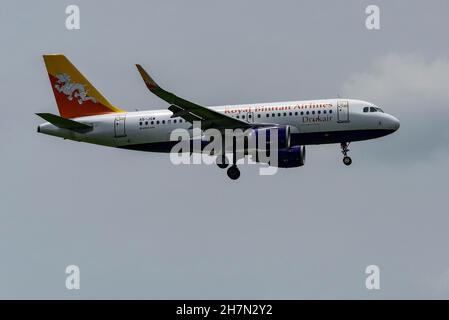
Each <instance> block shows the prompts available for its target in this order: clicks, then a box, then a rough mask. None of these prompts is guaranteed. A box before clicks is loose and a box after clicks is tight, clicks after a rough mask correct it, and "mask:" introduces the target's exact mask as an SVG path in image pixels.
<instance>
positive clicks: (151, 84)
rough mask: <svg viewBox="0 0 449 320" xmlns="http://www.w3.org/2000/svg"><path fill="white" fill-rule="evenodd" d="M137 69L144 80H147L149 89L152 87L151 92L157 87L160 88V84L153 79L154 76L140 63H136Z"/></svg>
mask: <svg viewBox="0 0 449 320" xmlns="http://www.w3.org/2000/svg"><path fill="white" fill-rule="evenodd" d="M136 67H137V70H139V73H140V75H141V76H142V79H143V81H144V82H145V84H146V86H147V87H148V89H150V91H151V92H153V90H156V89H160V87H159V86H158V84H157V83H156V82H155V81H154V80H153V78H151V77H150V75H149V74H148V73H147V72H146V71H145V70H144V68H142V66H141V65H140V64H136Z"/></svg>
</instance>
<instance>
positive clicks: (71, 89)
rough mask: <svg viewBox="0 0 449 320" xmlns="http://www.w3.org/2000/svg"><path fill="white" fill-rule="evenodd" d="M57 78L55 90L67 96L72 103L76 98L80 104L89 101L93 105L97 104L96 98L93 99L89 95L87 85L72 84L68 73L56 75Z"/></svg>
mask: <svg viewBox="0 0 449 320" xmlns="http://www.w3.org/2000/svg"><path fill="white" fill-rule="evenodd" d="M56 78H57V81H56V83H55V89H56V90H58V91H59V92H61V93H63V94H65V95H66V96H67V98H68V99H69V100H70V101H72V100H73V99H74V98H75V99H77V101H78V103H79V104H83V102H85V101H89V100H90V101H92V102H93V103H97V99H95V97H91V96H89V95H88V94H87V92H88V91H89V90H86V88H85V85H82V84H80V83H74V82H72V81H71V78H70V76H69V75H68V74H67V73H59V74H57V75H56Z"/></svg>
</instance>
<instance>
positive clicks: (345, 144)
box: [341, 142, 352, 166]
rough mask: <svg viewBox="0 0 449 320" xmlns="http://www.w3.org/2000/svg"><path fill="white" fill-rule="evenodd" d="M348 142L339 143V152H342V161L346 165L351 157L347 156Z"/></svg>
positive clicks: (349, 163) (350, 161) (349, 162)
mask: <svg viewBox="0 0 449 320" xmlns="http://www.w3.org/2000/svg"><path fill="white" fill-rule="evenodd" d="M348 147H349V142H343V143H341V153H343V156H344V157H343V163H344V164H345V165H347V166H349V165H351V163H352V159H351V158H350V157H349V156H348V152H349V148H348Z"/></svg>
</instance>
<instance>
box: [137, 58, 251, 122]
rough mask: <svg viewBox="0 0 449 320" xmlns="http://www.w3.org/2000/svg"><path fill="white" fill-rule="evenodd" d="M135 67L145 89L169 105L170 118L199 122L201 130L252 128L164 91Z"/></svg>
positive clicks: (138, 66) (147, 75) (140, 67)
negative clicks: (171, 113)
mask: <svg viewBox="0 0 449 320" xmlns="http://www.w3.org/2000/svg"><path fill="white" fill-rule="evenodd" d="M136 67H137V70H139V73H140V75H141V76H142V79H143V81H144V82H145V84H146V86H147V88H148V89H149V90H150V91H151V92H152V93H154V94H155V95H157V96H158V97H159V98H161V99H162V100H165V101H167V102H168V103H170V104H171V106H170V107H169V108H168V109H169V110H170V111H171V112H173V115H172V116H171V117H172V118H174V117H181V118H183V119H185V120H186V121H188V122H193V121H201V128H202V129H203V130H204V129H208V128H216V129H219V130H220V129H236V128H242V129H245V128H250V127H253V125H252V124H250V123H248V122H245V121H241V120H239V119H235V118H232V117H229V116H227V115H224V114H222V113H220V112H217V111H214V110H212V109H209V108H206V107H203V106H200V105H198V104H196V103H193V102H190V101H188V100H185V99H183V98H180V97H178V96H177V95H175V94H173V93H171V92H168V91H165V90H164V89H162V88H161V87H160V86H159V85H158V84H157V83H156V82H155V81H154V80H153V79H152V78H151V77H150V75H149V74H148V73H147V72H146V71H145V70H144V69H143V68H142V66H141V65H139V64H136Z"/></svg>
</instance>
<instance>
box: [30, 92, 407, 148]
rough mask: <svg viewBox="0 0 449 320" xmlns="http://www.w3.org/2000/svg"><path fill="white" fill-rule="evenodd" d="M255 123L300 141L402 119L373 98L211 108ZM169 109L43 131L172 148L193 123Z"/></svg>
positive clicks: (348, 134)
mask: <svg viewBox="0 0 449 320" xmlns="http://www.w3.org/2000/svg"><path fill="white" fill-rule="evenodd" d="M210 109H213V110H215V111H218V112H220V113H223V114H225V115H228V116H231V117H235V118H238V119H240V120H242V121H245V122H249V123H261V124H267V123H270V124H277V125H289V126H291V128H292V143H293V144H297V145H309V144H325V143H343V142H350V141H359V140H367V139H373V138H378V137H381V136H385V135H387V134H389V133H392V132H394V131H396V130H397V129H398V128H399V121H398V120H397V119H396V118H395V117H393V116H391V115H389V114H387V113H384V112H382V111H381V109H380V108H378V107H376V106H374V105H373V104H372V103H369V102H366V101H361V100H352V99H326V100H310V101H291V102H276V103H256V104H244V105H231V106H218V107H210ZM172 115H173V113H172V112H171V111H169V110H154V111H136V112H126V113H110V114H105V115H96V116H88V117H80V118H75V119H73V120H76V121H78V122H82V123H86V124H89V125H92V126H93V128H92V129H91V130H88V131H85V132H82V131H74V130H67V129H61V128H58V127H56V126H54V125H52V124H50V123H44V124H41V125H40V126H39V127H38V131H39V132H41V133H45V134H49V135H53V136H58V137H61V138H65V139H71V140H75V141H83V142H87V143H94V144H99V145H104V146H111V147H120V148H128V149H134V150H143V151H156V152H170V148H171V146H172V145H173V143H172V142H173V141H170V134H171V132H172V131H173V130H174V129H177V128H184V129H187V130H188V129H189V128H191V126H192V124H191V123H188V122H186V121H185V120H184V119H182V118H179V117H176V118H171V116H172Z"/></svg>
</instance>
